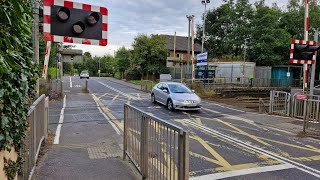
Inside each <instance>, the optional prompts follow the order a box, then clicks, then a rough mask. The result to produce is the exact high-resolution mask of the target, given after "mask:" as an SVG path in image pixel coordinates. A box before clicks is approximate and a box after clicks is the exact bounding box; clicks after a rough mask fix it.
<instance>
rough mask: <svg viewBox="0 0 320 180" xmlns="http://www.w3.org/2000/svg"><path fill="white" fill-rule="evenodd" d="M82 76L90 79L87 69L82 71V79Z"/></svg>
mask: <svg viewBox="0 0 320 180" xmlns="http://www.w3.org/2000/svg"><path fill="white" fill-rule="evenodd" d="M82 78H87V79H89V73H88V72H86V71H82V72H81V73H80V79H82Z"/></svg>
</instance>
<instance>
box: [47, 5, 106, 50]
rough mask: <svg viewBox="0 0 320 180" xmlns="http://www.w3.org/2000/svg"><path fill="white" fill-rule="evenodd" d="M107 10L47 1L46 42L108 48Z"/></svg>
mask: <svg viewBox="0 0 320 180" xmlns="http://www.w3.org/2000/svg"><path fill="white" fill-rule="evenodd" d="M107 16H108V10H107V9H106V8H104V7H97V6H92V5H87V4H80V3H75V2H70V1H63V0H62V1H60V2H59V1H53V0H45V1H44V38H45V39H46V40H47V41H53V42H68V43H80V44H93V45H100V46H106V45H107V31H108V24H107Z"/></svg>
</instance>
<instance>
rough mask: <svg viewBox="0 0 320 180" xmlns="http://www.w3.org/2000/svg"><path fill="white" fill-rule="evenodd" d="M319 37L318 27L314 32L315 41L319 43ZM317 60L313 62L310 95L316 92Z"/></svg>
mask: <svg viewBox="0 0 320 180" xmlns="http://www.w3.org/2000/svg"><path fill="white" fill-rule="evenodd" d="M318 39H319V30H318V29H317V30H316V32H315V33H314V41H315V42H316V43H318ZM316 63H317V61H314V64H312V71H311V81H310V95H313V93H314V80H315V75H316V65H317V64H316Z"/></svg>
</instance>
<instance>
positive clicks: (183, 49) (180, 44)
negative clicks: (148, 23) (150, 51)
mask: <svg viewBox="0 0 320 180" xmlns="http://www.w3.org/2000/svg"><path fill="white" fill-rule="evenodd" d="M162 36H165V37H166V38H167V42H166V47H167V49H168V50H169V53H170V54H169V57H175V58H178V59H182V60H188V37H186V36H176V48H175V54H173V53H174V36H172V35H162ZM191 53H192V49H191V38H190V55H191ZM198 53H201V45H200V44H198V43H195V44H194V54H198ZM190 59H191V57H190Z"/></svg>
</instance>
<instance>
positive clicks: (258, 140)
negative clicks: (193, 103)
mask: <svg viewBox="0 0 320 180" xmlns="http://www.w3.org/2000/svg"><path fill="white" fill-rule="evenodd" d="M194 117H199V118H203V119H207V120H211V121H214V120H215V121H218V122H220V123H222V124H224V125H226V126H228V127H230V128H232V129H234V130H236V131H238V132H239V133H240V134H242V135H244V136H247V137H249V138H251V139H253V140H255V141H257V142H259V143H261V144H263V145H266V146H271V145H270V144H268V143H266V142H264V141H262V140H260V139H258V138H257V137H256V136H254V135H251V134H249V133H247V132H245V131H243V130H241V129H239V128H237V127H235V126H234V125H232V124H231V123H228V122H225V121H222V120H221V119H218V118H206V117H200V116H194Z"/></svg>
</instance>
